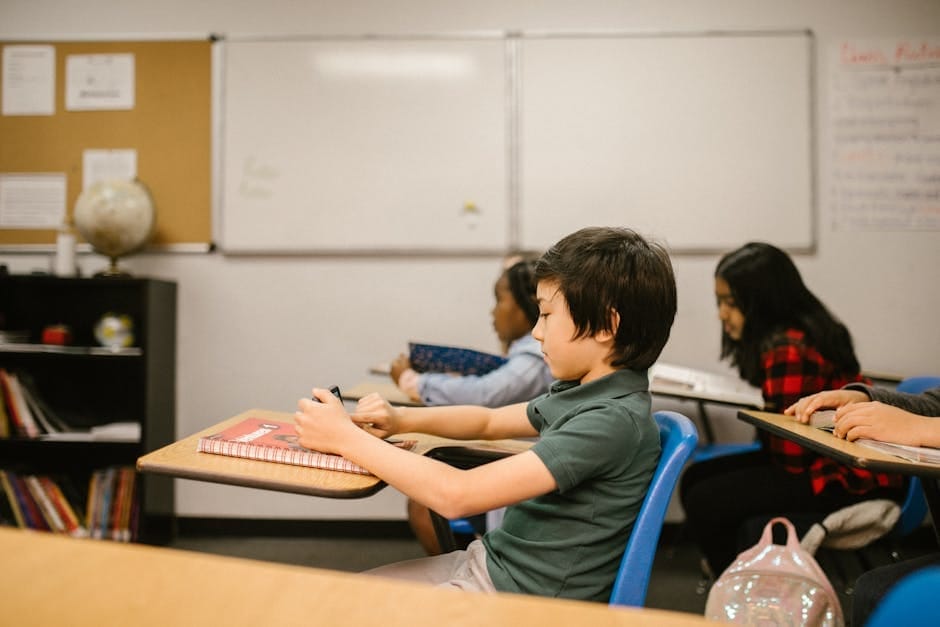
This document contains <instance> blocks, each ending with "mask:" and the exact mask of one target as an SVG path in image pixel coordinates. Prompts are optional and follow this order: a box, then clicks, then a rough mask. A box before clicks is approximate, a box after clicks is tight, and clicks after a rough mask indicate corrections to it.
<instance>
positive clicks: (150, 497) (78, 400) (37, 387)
mask: <svg viewBox="0 0 940 627" xmlns="http://www.w3.org/2000/svg"><path fill="white" fill-rule="evenodd" d="M108 312H114V313H119V314H124V315H127V316H129V317H130V319H131V320H132V321H133V332H134V341H133V344H132V346H131V347H129V348H126V349H120V350H115V351H111V350H108V349H104V348H102V347H101V346H100V345H99V343H98V342H97V340H96V339H95V336H94V326H95V324H96V322H97V321H98V320H99V319H100V318H101V317H102V315H104V314H105V313H108ZM49 325H67V326H68V328H69V329H70V330H71V334H72V339H71V342H70V343H69V345H68V346H67V347H56V346H45V345H42V344H41V339H42V333H43V329H44V328H46V327H47V326H49ZM0 329H2V330H5V331H25V332H26V333H25V337H24V338H22V340H21V339H19V338H18V339H17V340H16V341H15V342H13V343H0V367H2V368H5V369H7V370H8V371H12V372H16V373H18V376H21V377H23V376H25V377H27V378H28V379H29V380H30V381H31V385H32V388H33V390H34V391H35V393H36V394H37V395H38V396H39V397H40V398H41V399H42V400H43V401H44V402H45V403H46V404H47V405H48V406H49V408H50V409H51V410H52V411H53V412H54V413H55V414H56V415H58V416H60V417H61V418H63V419H64V420H65V421H66V422H68V423H69V424H70V425H72V426H74V427H78V428H80V429H89V428H91V427H94V426H98V425H103V424H107V423H111V422H139V423H140V433H141V437H140V441H139V442H127V441H99V440H87V441H85V440H82V441H57V440H44V439H27V438H21V437H11V438H8V439H0V466H2V467H3V468H4V469H7V470H11V471H13V472H17V473H33V474H49V475H55V476H65V477H67V478H68V479H69V481H70V482H71V483H72V485H73V486H75V487H76V488H77V489H78V490H79V491H85V490H87V484H88V479H89V477H90V475H91V473H92V471H93V470H95V469H97V468H102V467H105V466H110V465H129V466H133V465H135V463H136V460H137V458H138V457H139V456H141V455H143V454H145V453H148V452H150V451H153V450H155V449H157V448H160V447H162V446H165V445H167V444H170V443H171V442H172V441H173V440H174V438H175V435H176V375H175V372H176V284H175V283H172V282H168V281H162V280H155V279H146V278H132V277H95V278H62V277H53V276H44V275H6V276H3V275H0ZM137 481H138V485H137V490H138V498H139V508H140V509H139V519H138V537H137V539H138V541H141V542H146V543H149V544H165V543H167V542H169V541H170V540H172V538H173V535H174V529H175V516H174V495H173V480H172V478H169V477H163V476H159V475H153V474H148V475H139V476H138V477H137ZM81 505H82V507H83V508H84V503H81Z"/></svg>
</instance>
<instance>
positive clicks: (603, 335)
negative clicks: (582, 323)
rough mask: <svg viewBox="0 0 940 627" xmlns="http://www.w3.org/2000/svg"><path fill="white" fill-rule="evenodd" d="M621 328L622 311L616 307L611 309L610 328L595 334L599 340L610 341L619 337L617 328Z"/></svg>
mask: <svg viewBox="0 0 940 627" xmlns="http://www.w3.org/2000/svg"><path fill="white" fill-rule="evenodd" d="M619 328H620V312H619V311H617V310H616V309H611V310H610V328H609V329H608V330H606V331H599V332H598V333H597V335H595V336H594V339H596V340H597V341H599V342H610V341H613V339H614V338H615V337H617V329H619Z"/></svg>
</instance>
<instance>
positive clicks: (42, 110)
mask: <svg viewBox="0 0 940 627" xmlns="http://www.w3.org/2000/svg"><path fill="white" fill-rule="evenodd" d="M2 110H3V115H52V114H53V113H55V48H53V47H52V46H4V47H3V106H2Z"/></svg>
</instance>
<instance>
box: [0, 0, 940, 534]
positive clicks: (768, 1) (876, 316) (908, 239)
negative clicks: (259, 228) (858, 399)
mask: <svg viewBox="0 0 940 627" xmlns="http://www.w3.org/2000/svg"><path fill="white" fill-rule="evenodd" d="M754 28H811V29H812V30H813V31H815V33H816V35H817V43H818V49H817V55H818V71H819V76H818V86H817V87H818V91H817V93H818V97H819V103H818V107H819V111H818V113H819V115H818V119H819V121H820V129H819V137H820V139H819V152H818V155H819V164H820V171H819V198H820V205H819V216H818V222H819V242H818V250H817V252H816V253H815V254H813V255H801V256H799V257H797V260H796V261H797V264H798V265H799V267H800V269H801V271H802V272H803V274H804V278H805V279H806V281H807V283H808V284H809V286H810V287H811V289H813V290H814V291H815V292H816V293H817V294H818V295H819V296H820V297H821V298H822V299H823V300H824V301H825V302H826V303H827V304H828V305H829V306H830V308H831V309H832V310H834V311H835V312H836V313H837V315H839V316H840V317H842V319H843V320H844V321H845V322H846V323H847V325H848V326H849V328H850V330H851V331H852V333H853V334H854V336H855V341H856V347H857V350H858V354H859V357H860V358H861V361H862V364H863V366H864V367H865V368H866V369H868V370H872V371H879V372H893V373H897V374H900V375H913V374H921V373H937V372H940V362H938V359H937V352H938V349H940V325H938V324H937V315H938V311H940V293H938V292H940V291H938V289H937V284H938V281H937V268H938V267H940V263H938V262H940V232H937V231H933V232H914V233H911V232H886V233H878V232H876V233H864V232H844V231H834V230H833V229H832V228H831V226H830V225H831V222H832V220H831V212H830V208H829V207H828V206H827V195H826V193H825V190H826V189H827V185H828V182H829V179H828V175H829V164H828V163H827V161H826V158H825V156H826V155H827V154H828V145H829V129H828V128H827V127H826V119H827V117H826V109H825V102H826V95H827V92H826V76H827V75H826V72H827V54H828V51H829V46H830V45H831V44H832V43H833V42H834V41H835V40H836V39H837V38H841V37H854V38H864V37H882V36H885V37H903V36H913V35H940V3H938V2H936V0H920V1H917V0H877V1H876V0H869V1H867V2H858V1H857V0H831V1H829V2H818V1H816V0H795V1H792V2H779V1H773V0H761V1H757V0H724V1H714V2H698V1H694V0H682V1H668V0H662V1H648V0H647V1H642V0H582V1H581V2H577V3H575V2H562V1H558V0H553V1H543V2H522V1H518V2H506V1H505V0H472V1H449V2H448V1H439V0H394V1H383V0H369V1H346V2H338V1H335V2H324V1H319V2H318V1H315V0H308V1H306V2H295V1H290V0H267V1H265V2H260V1H257V2H251V1H249V0H237V1H228V0H205V1H202V2H193V1H192V0H186V1H184V0H162V1H161V2H149V3H148V2H140V1H134V2H132V1H128V0H124V1H108V0H2V2H0V39H4V38H6V39H10V38H17V37H42V36H56V37H57V38H67V37H69V36H87V35H92V34H94V35H104V36H113V37H114V38H127V37H128V35H133V34H142V35H143V34H152V33H162V34H172V33H210V32H221V33H232V34H236V33H238V34H245V33H268V34H288V33H315V34H362V33H369V32H373V33H429V32H438V33H440V32H448V33H454V32H460V31H478V30H509V29H527V30H538V29H546V30H592V29H595V30H597V29H601V30H612V29H620V30H682V29H695V30H702V29H754ZM769 123H772V121H769ZM0 141H2V138H0ZM677 183H678V184H681V180H680V181H678V182H677ZM313 226H315V225H312V228H313ZM716 228H721V227H720V225H716ZM742 243H743V242H742ZM715 262H716V258H715V257H713V256H703V257H677V258H675V259H674V263H675V267H676V272H677V276H678V281H679V295H680V303H679V314H678V317H677V320H676V324H675V327H674V329H673V334H672V339H671V341H670V343H669V345H668V346H667V347H666V350H665V353H664V359H665V360H668V361H670V362H675V363H681V364H685V365H689V366H693V367H699V368H705V369H709V370H714V371H723V370H725V366H724V365H723V364H720V363H719V362H718V360H717V353H718V340H719V328H718V324H717V323H716V318H715V307H714V303H713V296H712V291H711V290H712V279H711V276H712V271H713V269H714V265H715ZM0 263H5V264H7V265H8V266H9V268H10V270H11V271H13V272H28V271H31V270H34V269H48V267H49V259H48V257H47V256H45V255H20V254H7V255H0ZM124 263H125V264H126V266H127V268H128V269H130V270H131V271H132V272H134V273H135V274H139V275H146V276H154V277H160V278H166V279H171V280H175V281H177V282H178V284H179V319H178V320H179V348H178V355H179V361H178V364H177V366H178V368H177V382H178V388H177V390H178V402H177V435H179V436H181V437H182V436H185V435H188V434H191V433H193V432H195V431H197V430H199V429H202V428H204V427H206V426H209V425H211V424H212V423H214V422H217V421H219V420H221V419H223V418H226V417H228V416H230V415H232V414H234V413H237V412H240V411H242V410H244V409H247V408H251V407H264V408H270V409H279V410H286V411H289V410H292V409H293V407H294V404H295V402H296V399H297V398H299V397H300V396H302V395H305V394H306V393H307V392H308V390H309V388H310V387H311V386H313V385H314V384H316V385H327V384H332V383H339V384H340V385H347V386H348V385H352V384H355V383H357V382H359V381H360V380H362V379H364V378H365V372H366V368H367V367H368V366H369V365H370V364H371V363H373V362H375V361H378V360H385V359H389V358H391V357H393V356H394V355H396V354H397V353H398V352H400V351H401V350H402V349H403V348H404V343H405V342H406V341H407V340H408V339H410V338H419V339H423V340H428V341H439V342H450V343H458V344H464V345H470V346H476V347H479V348H482V349H490V350H495V349H496V340H495V338H494V336H493V332H492V329H491V327H490V322H489V315H488V312H489V309H490V307H491V301H492V295H491V292H492V290H491V286H492V281H493V279H494V278H495V275H496V272H497V269H498V264H499V259H498V258H496V257H492V258H490V257H482V258H481V257H476V258H474V257H470V258H427V257H422V258H344V257H333V258H314V257H311V258H305V257H234V256H233V257H227V256H223V255H220V254H207V255H192V254H177V255H172V254H144V255H140V256H138V257H134V258H130V259H128V260H126V261H125V262H124ZM80 264H81V267H82V270H83V272H84V273H85V274H90V273H93V272H95V271H97V270H99V269H101V268H103V267H104V266H105V265H106V264H105V260H104V259H103V258H100V257H98V256H96V255H82V256H81V258H80ZM688 410H689V411H692V410H691V408H688ZM717 413H721V414H722V415H721V418H722V421H721V424H720V425H718V431H719V433H722V434H724V435H725V436H727V437H740V435H741V433H742V428H743V425H740V424H738V423H737V422H736V421H734V420H733V419H732V418H730V417H727V412H717ZM177 495H178V496H177V512H178V513H179V514H180V515H183V516H245V517H262V518H267V517H285V518H293V517H296V518H340V519H344V518H402V517H403V511H404V509H403V500H402V497H401V495H399V494H397V493H396V492H395V491H394V490H386V491H384V492H382V493H380V494H379V495H378V496H376V497H372V498H370V499H366V500H362V501H335V500H328V499H315V498H307V497H299V496H292V495H285V494H279V493H270V492H264V491H258V490H249V489H242V488H231V487H225V486H217V485H213V484H208V483H200V482H190V481H179V482H178V491H177Z"/></svg>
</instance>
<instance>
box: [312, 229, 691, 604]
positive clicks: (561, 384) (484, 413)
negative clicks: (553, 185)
mask: <svg viewBox="0 0 940 627" xmlns="http://www.w3.org/2000/svg"><path fill="white" fill-rule="evenodd" d="M535 280H536V282H537V297H538V303H539V320H538V322H537V323H536V325H535V328H534V329H533V330H532V335H533V336H534V337H535V339H537V340H538V341H539V342H540V343H541V345H542V353H543V355H544V358H545V361H546V363H547V364H548V366H549V368H550V369H551V372H552V375H553V376H554V377H555V378H556V379H557V381H556V382H555V383H554V384H553V385H552V387H551V390H550V391H549V392H548V393H547V394H544V395H542V396H540V397H538V398H536V399H534V400H532V401H530V402H528V403H518V404H515V405H508V406H506V407H501V408H496V409H491V408H485V407H477V406H451V407H421V408H408V407H392V406H391V405H389V404H388V403H387V402H386V401H385V400H384V399H382V398H380V397H379V396H377V395H370V396H367V397H365V398H363V399H362V400H361V401H359V405H358V407H357V410H356V412H355V413H354V414H352V415H351V416H349V415H347V414H346V412H345V411H344V410H343V406H342V404H341V403H340V401H339V400H338V399H335V398H334V397H333V395H332V394H330V392H329V391H328V390H324V389H320V388H315V389H314V390H313V394H314V396H315V397H316V398H317V399H319V400H320V401H321V402H320V403H317V402H314V401H311V400H309V399H302V400H301V401H300V402H299V404H298V407H299V411H298V412H297V413H296V414H295V418H296V422H297V430H298V433H299V435H300V443H301V444H303V445H304V446H307V447H309V448H313V449H316V450H320V451H325V452H330V453H336V454H339V455H342V456H344V457H346V458H348V459H350V460H352V461H354V462H356V463H358V464H360V465H362V466H364V467H365V468H367V469H368V470H369V471H371V472H372V473H374V474H375V475H376V476H378V477H379V478H381V479H382V480H384V481H385V482H387V483H388V484H389V485H392V486H394V487H395V488H397V489H398V490H399V491H401V492H403V493H404V494H406V495H407V496H409V497H411V498H412V499H414V500H416V501H418V502H419V503H422V504H424V505H426V506H428V507H429V508H431V509H433V510H434V511H436V512H438V513H439V514H441V515H443V516H445V517H447V518H457V517H463V516H469V515H473V514H478V513H480V512H485V511H488V510H491V509H495V508H497V507H503V506H508V509H507V512H506V516H505V518H504V520H503V524H502V526H501V527H500V528H499V529H495V530H492V531H490V532H488V533H487V534H486V535H485V536H484V537H483V539H482V540H478V541H474V542H473V543H471V545H470V546H469V547H468V548H467V550H466V551H454V552H452V553H448V554H446V555H441V556H435V557H428V558H422V559H418V560H411V561H409V562H400V563H397V564H390V565H389V566H384V567H381V568H378V569H375V570H374V571H370V572H371V573H374V574H377V575H384V576H391V577H399V578H406V579H412V580H419V581H425V582H428V583H432V584H436V585H441V586H449V587H455V588H461V589H466V590H481V591H494V590H498V591H504V592H519V593H527V594H538V595H544V596H552V597H565V598H575V599H587V600H597V601H607V600H608V598H609V596H610V591H611V588H612V586H613V581H614V578H615V576H616V572H617V567H618V565H619V563H620V559H621V556H622V555H623V550H624V548H625V547H626V544H627V540H628V539H629V537H630V532H631V530H632V529H633V521H634V520H635V519H636V515H637V513H638V512H639V509H640V506H641V504H642V502H643V498H644V496H645V495H646V491H647V489H648V487H649V482H650V479H651V478H652V476H653V472H654V470H655V469H656V464H657V462H658V459H659V452H660V447H659V433H658V429H657V427H656V423H655V421H654V420H653V418H652V415H651V411H650V396H649V391H648V379H647V370H648V369H649V367H650V366H651V365H652V364H653V363H654V362H655V361H656V359H657V358H658V357H659V354H660V352H661V351H662V348H663V346H664V345H665V343H666V340H667V339H668V338H669V331H670V329H671V327H672V322H673V319H674V318H675V313H676V286H675V278H674V276H673V271H672V265H671V263H670V261H669V256H668V254H667V253H666V251H665V250H664V249H663V248H662V247H661V246H659V245H656V244H652V243H650V242H647V241H646V240H645V239H643V238H642V237H641V236H640V235H638V234H636V233H635V232H633V231H630V230H627V229H616V228H600V227H592V228H586V229H582V230H580V231H577V232H575V233H572V234H571V235H569V236H567V237H565V238H563V239H562V240H561V241H559V242H558V243H557V244H555V245H554V246H553V247H552V248H550V249H549V250H548V251H547V252H546V253H545V254H544V255H542V257H541V258H540V259H539V261H538V262H537V264H536V268H535ZM406 432H423V433H430V434H434V435H438V436H442V437H446V438H452V439H493V440H495V439H504V438H521V437H534V436H539V439H538V441H537V442H536V443H535V445H534V446H533V447H532V448H531V449H529V450H528V451H526V452H524V453H520V454H518V455H514V456H512V457H509V458H506V459H502V460H499V461H495V462H492V463H489V464H486V465H483V466H479V467H477V468H473V469H469V470H461V469H457V468H453V467H451V466H448V465H447V464H445V463H443V462H440V461H437V460H433V459H430V458H427V457H422V456H418V455H413V454H411V453H409V452H407V451H403V450H401V449H398V448H396V447H393V446H388V445H386V444H385V443H384V442H382V441H381V440H380V439H379V438H384V437H387V436H390V435H393V434H396V433H406ZM373 436H378V437H373Z"/></svg>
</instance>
